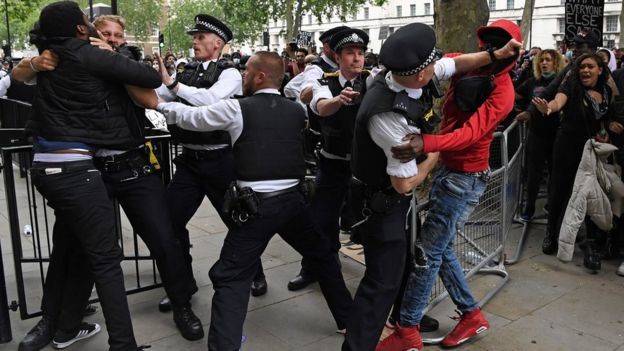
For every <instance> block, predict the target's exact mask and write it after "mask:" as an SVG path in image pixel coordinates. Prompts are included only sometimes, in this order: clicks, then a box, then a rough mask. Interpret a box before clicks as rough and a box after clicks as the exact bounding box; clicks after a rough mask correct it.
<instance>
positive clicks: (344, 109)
mask: <svg viewBox="0 0 624 351" xmlns="http://www.w3.org/2000/svg"><path fill="white" fill-rule="evenodd" d="M369 74H370V73H369V72H368V71H363V72H362V73H361V74H360V76H359V77H357V78H356V79H355V80H354V82H353V85H354V87H353V88H354V89H355V90H358V91H359V92H360V99H358V100H359V101H361V97H363V96H364V94H365V93H366V77H368V76H369ZM338 76H339V74H338V72H335V73H326V74H325V75H324V77H323V78H322V79H319V82H320V83H321V85H327V86H328V88H329V90H330V91H331V93H332V96H338V95H340V92H341V91H342V90H343V89H344V88H343V87H342V86H341V85H340V81H339V79H338ZM359 107H360V104H359V102H358V103H357V104H354V105H346V106H341V107H340V109H339V110H338V111H337V112H336V113H335V114H333V115H331V116H326V117H320V116H316V115H314V116H315V117H316V118H318V119H319V124H320V128H321V130H320V132H321V135H322V143H323V150H325V151H327V152H329V153H330V154H333V155H336V156H340V157H345V156H347V154H350V153H351V144H352V143H353V129H354V127H355V116H356V115H357V112H358V109H359Z"/></svg>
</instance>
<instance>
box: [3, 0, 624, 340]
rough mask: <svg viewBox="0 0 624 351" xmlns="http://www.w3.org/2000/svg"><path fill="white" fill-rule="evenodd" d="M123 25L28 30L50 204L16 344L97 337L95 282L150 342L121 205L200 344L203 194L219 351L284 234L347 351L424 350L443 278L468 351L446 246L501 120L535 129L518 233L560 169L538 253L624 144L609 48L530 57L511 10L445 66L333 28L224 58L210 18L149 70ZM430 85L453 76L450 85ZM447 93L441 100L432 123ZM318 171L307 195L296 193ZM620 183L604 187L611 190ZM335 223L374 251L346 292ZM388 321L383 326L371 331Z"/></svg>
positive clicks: (471, 307)
mask: <svg viewBox="0 0 624 351" xmlns="http://www.w3.org/2000/svg"><path fill="white" fill-rule="evenodd" d="M189 20H190V19H189ZM124 30H125V22H124V19H123V18H121V17H119V16H111V15H106V16H100V17H98V18H97V19H96V20H95V21H94V22H93V23H91V22H89V21H88V19H87V17H86V16H85V15H84V14H83V12H82V11H81V10H80V8H79V7H78V5H77V4H76V3H75V2H72V1H59V2H56V3H53V4H50V5H47V6H46V7H45V8H43V10H42V11H41V14H40V17H39V21H38V22H37V24H36V25H35V27H34V28H33V30H32V32H31V40H32V42H33V44H35V45H36V46H37V48H38V51H39V55H38V56H35V57H30V58H25V59H23V60H22V61H20V63H19V64H18V65H17V66H16V67H15V68H14V69H13V71H12V72H11V75H10V77H11V79H12V80H16V81H22V82H26V83H27V84H29V85H36V88H35V96H34V100H33V117H32V119H31V120H30V121H29V122H28V125H27V127H26V132H27V133H28V135H29V136H31V137H32V140H33V150H34V157H33V163H32V167H31V178H32V182H33V184H34V185H35V187H36V188H37V190H38V191H39V192H40V193H41V194H42V195H44V197H45V198H46V200H47V201H48V205H49V206H50V207H51V208H52V209H53V210H54V214H55V224H54V228H53V250H52V254H51V257H50V264H49V267H48V271H47V275H46V279H45V284H44V294H43V298H42V306H41V309H42V313H43V315H42V318H41V319H40V320H39V321H38V323H37V324H36V325H35V327H33V328H32V329H31V330H30V331H29V332H28V333H27V334H26V336H25V337H24V339H23V340H22V341H21V343H20V345H19V350H20V351H32V350H40V349H42V348H44V347H45V346H46V345H48V344H49V343H50V342H52V343H53V345H54V347H55V348H59V349H62V348H65V347H68V346H70V345H72V344H73V343H75V342H77V341H80V340H82V339H86V338H89V337H91V336H93V335H95V334H96V333H98V332H100V331H101V329H102V328H101V326H99V325H98V324H97V323H90V322H83V316H84V315H85V308H86V306H87V304H88V300H89V297H90V294H91V291H92V288H93V286H94V285H95V288H96V290H97V293H98V297H99V299H100V303H101V307H102V312H103V314H104V319H105V322H106V330H107V331H108V335H109V338H108V343H109V346H110V350H141V349H143V346H139V345H138V344H137V341H136V339H135V337H134V333H133V328H132V321H131V317H130V312H129V308H128V303H127V300H126V296H125V289H124V281H123V272H122V269H121V265H120V262H121V259H122V257H123V255H122V252H121V249H120V247H119V244H118V241H117V237H116V235H115V228H114V225H115V223H114V210H113V202H112V199H116V200H117V201H118V202H119V203H120V205H121V206H122V208H123V210H124V212H125V213H126V215H127V216H128V219H129V220H130V223H131V225H132V227H133V229H134V231H135V232H137V233H138V234H139V235H140V236H141V238H142V239H143V241H144V242H145V243H146V245H147V247H148V249H149V250H150V253H151V255H152V257H153V258H154V260H155V262H156V265H157V267H158V270H159V273H160V276H161V278H162V281H163V285H164V288H165V292H166V296H165V297H163V298H162V300H161V301H160V302H159V303H158V308H159V309H160V311H162V312H167V311H172V318H173V321H174V324H175V325H176V327H177V328H178V330H179V331H180V333H181V335H182V336H183V337H184V338H185V339H188V340H200V339H202V338H204V335H205V334H204V328H203V325H202V322H201V321H200V320H199V318H198V317H197V316H196V315H195V313H194V311H193V309H192V304H191V303H192V296H193V294H195V293H197V292H198V291H199V287H198V286H197V283H196V280H195V277H194V271H193V259H192V256H191V247H192V243H191V239H190V237H189V231H188V229H187V224H188V223H189V221H190V220H191V218H192V217H193V216H194V214H195V212H196V211H197V210H198V208H199V207H200V205H201V203H202V202H203V200H204V198H205V197H207V198H208V200H209V201H210V203H211V204H212V206H213V207H214V208H215V209H216V210H217V212H218V214H219V216H220V218H221V220H222V221H223V223H224V224H225V225H226V226H227V228H228V232H227V234H226V236H225V239H224V242H223V247H222V248H221V253H220V255H219V258H218V260H217V261H216V262H215V263H214V265H213V266H212V267H211V268H210V271H209V277H210V280H211V281H212V287H213V288H214V296H213V298H212V306H211V311H210V319H211V320H210V323H209V330H208V337H207V347H208V349H209V350H226V351H233V350H238V349H240V347H241V342H242V338H243V335H242V333H243V325H244V322H245V317H246V314H247V308H248V303H249V299H250V294H251V295H252V296H261V295H264V294H266V293H267V291H268V285H267V282H266V279H265V276H264V270H263V267H262V264H261V255H262V253H263V251H264V250H265V248H266V247H267V245H268V243H269V240H270V239H271V238H272V237H273V236H274V235H275V234H278V235H280V236H281V237H283V238H284V240H285V241H286V242H287V243H288V244H289V245H291V246H292V247H293V248H294V249H295V250H297V251H298V252H299V253H300V254H301V255H302V256H303V259H302V262H301V270H300V271H299V274H298V275H297V276H296V277H293V279H292V280H290V281H289V282H288V289H289V290H299V289H302V288H304V287H305V286H307V285H309V284H310V283H312V282H315V281H318V282H319V285H320V289H321V291H322V294H323V296H324V298H325V300H326V302H327V306H328V309H329V312H330V313H331V315H332V316H333V318H334V320H335V323H336V332H337V333H340V334H343V335H344V343H343V344H342V349H343V350H358V351H360V350H363V351H370V350H375V351H403V350H421V349H422V348H423V343H422V337H421V332H427V331H433V330H435V329H437V327H438V322H437V321H436V320H435V319H433V318H431V317H428V316H426V315H425V314H424V311H425V310H426V307H427V306H428V303H429V298H430V294H431V290H432V287H433V285H434V283H435V281H436V279H437V277H438V276H440V277H441V278H442V282H443V283H444V285H445V288H446V290H447V291H448V292H449V295H450V297H451V299H452V301H453V302H454V303H455V305H456V306H457V309H458V311H459V314H460V316H459V317H458V318H457V319H458V321H459V322H458V323H457V325H456V326H455V328H454V329H453V330H452V331H451V332H450V333H449V334H448V335H447V336H446V337H444V339H443V340H442V342H441V343H442V345H443V346H445V347H456V346H458V345H461V344H463V343H465V342H466V341H468V340H471V339H473V338H475V337H477V336H478V335H480V334H482V333H483V332H485V331H486V330H487V329H489V327H490V324H489V322H488V321H487V319H486V318H485V316H484V314H483V313H482V312H481V309H480V306H479V304H478V302H477V301H476V300H475V298H474V297H473V295H472V293H471V291H470V288H469V286H468V284H467V281H466V279H465V276H464V272H463V269H462V267H461V265H460V262H459V260H458V259H457V257H456V255H455V251H454V240H455V236H456V234H457V232H458V230H461V229H462V227H463V225H464V223H465V222H466V221H467V220H468V218H469V217H470V215H471V213H472V211H473V210H474V209H475V207H476V206H477V205H478V203H479V198H480V196H481V195H482V194H483V192H484V191H485V189H486V187H487V184H488V179H489V177H490V173H491V172H490V168H489V152H490V151H489V150H490V144H491V142H492V139H493V135H494V132H495V131H496V129H497V127H498V126H499V124H501V123H503V122H504V121H505V120H506V119H509V118H513V116H515V118H516V119H517V120H519V121H521V122H524V123H528V124H529V128H528V137H527V152H526V156H527V157H526V164H527V167H526V169H527V172H526V173H527V174H526V178H527V196H526V200H525V202H524V208H523V211H522V216H521V218H522V219H523V220H524V221H531V220H532V218H533V216H534V215H535V213H536V201H537V197H538V193H539V189H540V184H541V183H542V181H543V178H544V177H543V175H544V170H545V169H547V171H548V179H549V182H548V183H549V189H548V190H549V191H548V209H549V212H548V231H547V236H546V238H545V240H544V246H543V249H544V252H545V253H547V254H553V253H555V252H556V251H557V248H558V247H560V248H562V247H566V248H568V249H569V240H570V235H568V234H566V235H565V236H562V238H560V237H559V231H560V228H561V227H562V221H564V215H565V217H566V218H568V216H571V215H569V214H568V213H567V212H566V205H567V203H568V199H569V198H570V196H571V194H572V189H573V187H576V184H575V183H576V181H575V175H576V173H577V172H576V170H577V168H579V163H582V161H581V158H582V157H583V159H585V154H584V150H586V151H587V150H589V152H592V150H594V149H600V147H601V145H604V144H607V143H609V142H613V143H614V144H615V145H617V143H618V142H619V140H620V133H621V132H622V131H624V125H623V124H622V123H624V121H621V120H619V119H618V118H623V117H624V114H621V112H622V107H621V105H618V102H619V100H618V99H619V98H618V96H619V92H618V91H619V90H621V89H622V88H623V87H622V83H623V82H624V78H623V77H624V75H622V74H621V73H619V71H617V70H616V71H613V72H612V71H611V69H610V68H609V67H611V66H613V64H612V62H613V63H614V64H616V65H617V64H618V63H617V59H616V57H617V55H616V53H613V52H611V51H609V50H607V52H606V53H605V52H604V51H599V50H597V49H598V47H597V46H598V39H597V38H594V37H592V34H591V33H580V34H579V35H577V37H575V39H574V46H573V51H572V56H571V57H570V58H569V63H568V64H567V65H566V64H565V63H564V60H565V56H563V55H561V54H560V53H559V52H558V51H556V50H551V49H547V50H540V49H539V48H532V49H531V50H530V51H528V52H526V53H525V52H520V48H521V47H522V34H521V31H520V28H519V27H518V25H517V24H516V23H514V22H512V21H508V20H505V19H501V20H497V21H494V22H492V23H491V24H489V25H488V26H484V27H480V28H479V29H478V31H477V37H478V40H479V41H478V46H479V49H480V50H479V52H476V53H470V54H462V53H451V54H446V55H445V54H443V53H442V52H441V51H440V50H439V49H438V48H437V47H436V37H435V34H434V32H433V30H432V29H431V27H429V26H427V25H425V24H421V23H413V24H409V25H406V26H404V27H401V28H400V29H398V30H396V31H395V33H393V34H392V35H391V36H390V37H389V38H388V39H387V40H386V41H385V43H384V44H383V46H382V48H381V50H380V53H379V55H378V56H377V55H374V54H371V53H367V45H368V41H369V38H368V35H367V34H366V33H365V32H364V31H362V30H360V29H356V28H349V27H346V26H339V27H335V28H332V29H331V30H328V31H326V32H325V33H323V35H322V36H321V37H320V38H319V40H320V41H321V43H322V53H321V54H320V55H319V56H315V55H311V54H310V53H309V52H308V50H305V49H296V48H290V49H289V50H288V51H286V53H285V54H282V55H279V54H277V53H274V52H256V53H254V54H253V55H250V56H246V55H242V54H240V53H239V52H234V53H232V54H224V53H223V52H222V51H223V48H224V45H225V44H226V43H228V42H229V41H231V40H232V38H233V37H234V33H232V31H231V30H230V28H228V26H227V25H226V24H225V23H223V22H222V21H221V20H219V19H217V18H215V17H213V16H210V15H206V14H198V15H197V16H195V18H194V20H193V22H192V27H191V29H190V30H189V31H188V34H189V35H190V37H191V39H190V40H191V41H192V47H193V51H194V58H193V59H192V60H191V59H189V60H187V59H176V57H175V56H174V55H172V54H166V55H164V57H161V56H160V55H156V57H155V58H154V59H153V61H151V62H148V60H147V59H142V58H141V55H140V53H139V52H137V50H136V49H134V48H132V47H129V46H128V45H127V43H126V39H125V34H124ZM600 52H603V54H600ZM620 59H621V56H620ZM619 64H620V65H621V63H619ZM154 68H155V69H154ZM438 80H448V81H450V85H449V88H448V91H447V93H446V95H445V94H444V93H443V92H442V90H441V89H440V86H439V85H438ZM618 84H619V86H618ZM76 87H80V89H76ZM235 97H236V98H235ZM437 98H445V99H444V104H443V106H442V109H441V112H442V116H438V115H437V114H436V110H435V109H434V99H437ZM514 100H515V101H516V113H513V111H514ZM145 109H154V110H158V111H159V112H161V113H162V114H163V115H164V116H165V118H166V120H167V124H168V129H169V132H170V133H171V136H172V138H173V140H174V141H175V142H176V143H178V144H179V145H181V146H182V153H181V154H180V155H178V156H177V157H176V158H175V160H174V161H173V162H174V164H175V169H176V170H175V174H174V176H173V178H172V180H171V182H170V183H169V184H168V185H167V186H166V187H165V186H164V185H163V184H162V181H161V179H160V177H159V170H160V164H159V161H158V159H157V157H156V156H155V155H154V153H153V151H152V146H151V144H150V143H149V142H146V140H145V135H144V134H145V126H146V119H145ZM618 109H619V110H618ZM519 111H521V112H519ZM587 140H591V141H590V142H587ZM587 143H588V145H590V146H592V145H593V146H594V147H589V148H588V147H587V145H586V144H587ZM603 149H605V148H604V147H603ZM606 149H607V150H610V151H608V152H611V153H612V152H613V149H609V148H608V147H607V148H606ZM601 155H602V154H601ZM622 155H624V154H620V153H616V156H615V159H616V161H618V162H620V161H622V160H624V157H623V156H622ZM602 159H604V157H602V158H601V160H602ZM311 160H312V162H313V163H314V164H315V167H314V171H315V172H316V174H315V176H316V178H315V184H314V187H313V189H310V187H309V184H307V183H306V182H305V181H304V179H305V177H306V175H307V174H308V173H309V172H310V167H309V163H310V161H311ZM601 162H602V161H601ZM601 164H602V163H601ZM546 165H548V167H546ZM601 167H602V166H601ZM594 168H595V169H603V170H606V169H607V168H608V167H607V165H606V164H605V165H604V167H602V168H600V167H594ZM609 169H610V168H609ZM604 173H608V174H611V173H609V172H607V171H605V172H604ZM429 175H433V177H432V181H431V189H430V192H429V194H430V195H429V211H428V214H427V217H426V219H425V221H424V223H423V226H422V230H421V231H422V234H421V236H422V240H421V241H422V242H421V243H420V244H419V250H412V248H411V247H410V243H411V240H410V233H411V229H410V228H409V225H410V224H409V223H406V218H407V217H408V216H407V215H408V211H409V209H410V201H411V199H412V192H413V191H414V189H415V188H416V187H417V186H419V185H420V184H422V183H423V181H424V180H425V179H426V178H427V177H428V176H429ZM618 177H619V176H618ZM618 177H615V178H614V177H609V178H608V179H609V188H610V189H611V188H617V186H616V185H617V184H616V183H617V181H619V178H618ZM576 178H578V177H576ZM595 178H596V182H595V183H596V184H597V185H596V186H595V187H594V188H591V190H594V191H599V190H600V189H601V185H602V184H604V183H605V182H604V180H603V178H606V176H601V175H600V174H599V175H597V176H596V177H595ZM585 179H587V178H585ZM586 183H587V182H586V181H584V182H583V184H586ZM592 184H593V183H592ZM611 185H613V186H611ZM622 187H623V188H624V184H622ZM605 192H606V193H608V192H610V190H609V189H606V190H605ZM611 192H612V191H611ZM577 193H578V194H580V193H583V194H584V193H585V192H581V191H579V192H577ZM612 193H613V192H612ZM312 195H313V196H312ZM573 199H574V201H571V202H574V203H579V204H580V205H579V206H577V207H575V208H574V209H573V210H574V211H577V212H576V213H578V215H577V217H578V216H581V217H584V216H585V212H584V211H585V210H587V208H583V206H582V205H583V204H584V203H587V204H594V203H595V201H590V200H587V199H582V198H580V197H579V196H574V197H573ZM605 199H606V205H605V204H604V202H605V201H603V202H601V203H602V204H603V205H604V206H603V207H600V209H599V210H598V211H596V209H595V208H592V209H591V211H590V210H587V213H588V214H589V215H590V216H591V218H592V219H594V221H592V220H590V219H588V220H586V228H587V235H586V236H587V239H586V241H585V243H584V247H585V252H586V256H585V261H584V262H585V265H586V266H587V267H588V268H590V269H599V268H600V259H601V257H603V256H604V253H603V251H604V250H605V248H606V247H607V246H608V243H610V245H611V247H617V241H616V239H615V238H616V235H615V234H614V233H616V232H617V231H618V230H620V229H621V228H624V224H623V223H621V221H619V220H617V219H614V221H615V222H616V225H615V228H617V229H618V230H611V231H609V232H607V230H608V229H611V227H610V226H609V225H610V224H611V222H612V221H610V220H609V221H604V220H602V221H599V223H594V222H595V221H596V216H597V215H596V213H598V215H600V214H604V208H606V206H607V205H608V204H609V203H610V201H609V200H615V199H612V198H607V197H605ZM586 207H591V206H586ZM618 208H619V207H618V206H615V205H614V206H613V207H609V208H608V211H609V212H608V218H609V219H612V217H613V216H612V215H611V210H612V209H613V215H614V216H615V217H613V218H617V217H619V213H617V212H618V210H616V209H618ZM601 211H602V212H601ZM602 217H604V216H602ZM605 222H608V223H605ZM564 224H565V221H564ZM606 227H609V228H606ZM341 228H342V229H347V230H349V231H351V232H352V235H351V238H352V240H354V241H356V242H358V243H361V244H362V245H363V247H364V253H365V256H366V270H365V273H364V276H363V278H362V280H361V282H360V284H359V286H358V288H357V291H356V293H355V295H354V296H352V295H351V293H350V292H349V290H348V289H347V287H346V285H345V281H344V279H343V277H342V273H341V264H340V259H339V255H338V250H339V248H340V242H339V233H340V230H341ZM574 228H575V227H573V226H571V227H570V228H568V227H566V230H567V232H573V231H574ZM577 229H578V228H577ZM575 234H576V233H574V235H573V236H575ZM609 238H612V239H611V240H609ZM560 240H564V241H565V242H562V244H561V245H560V244H559V241H560ZM564 244H565V245H564ZM573 249H574V239H572V250H573ZM560 251H561V250H560ZM562 257H564V256H563V254H562V253H561V252H560V258H562ZM565 257H567V256H565ZM562 259H563V258H562ZM622 270H624V268H623V269H622ZM622 274H624V272H623V273H622ZM384 327H387V328H390V329H392V331H393V332H392V333H391V334H390V335H389V336H388V337H386V338H385V339H383V340H381V341H380V340H379V339H380V336H381V334H382V331H383V329H384Z"/></svg>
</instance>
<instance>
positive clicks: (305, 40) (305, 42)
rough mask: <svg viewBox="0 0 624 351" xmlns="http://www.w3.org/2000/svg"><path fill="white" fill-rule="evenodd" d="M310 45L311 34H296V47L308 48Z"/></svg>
mask: <svg viewBox="0 0 624 351" xmlns="http://www.w3.org/2000/svg"><path fill="white" fill-rule="evenodd" d="M310 44H312V32H303V31H301V32H299V34H297V46H298V47H300V48H309V47H310Z"/></svg>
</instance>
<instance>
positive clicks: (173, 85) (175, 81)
mask: <svg viewBox="0 0 624 351" xmlns="http://www.w3.org/2000/svg"><path fill="white" fill-rule="evenodd" d="M178 83H179V82H178V80H177V79H175V80H174V81H173V83H171V84H169V85H167V89H169V90H173V88H175V87H177V86H178Z"/></svg>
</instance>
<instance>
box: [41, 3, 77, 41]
mask: <svg viewBox="0 0 624 351" xmlns="http://www.w3.org/2000/svg"><path fill="white" fill-rule="evenodd" d="M79 24H85V19H84V13H83V12H82V10H81V9H80V7H79V6H78V4H77V3H75V2H73V1H59V2H55V3H52V4H50V5H48V6H46V7H44V8H43V10H41V14H40V15H39V27H40V32H41V34H42V35H44V36H46V37H48V38H54V37H69V38H72V37H75V36H76V26H77V25H79Z"/></svg>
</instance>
